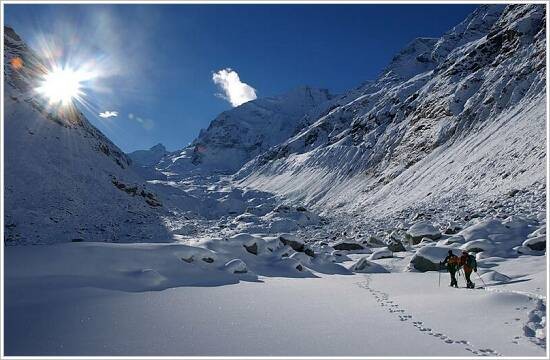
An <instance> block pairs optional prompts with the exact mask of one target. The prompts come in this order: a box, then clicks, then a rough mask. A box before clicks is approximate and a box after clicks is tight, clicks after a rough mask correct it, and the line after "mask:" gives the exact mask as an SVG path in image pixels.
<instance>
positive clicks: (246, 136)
mask: <svg viewBox="0 0 550 360" xmlns="http://www.w3.org/2000/svg"><path fill="white" fill-rule="evenodd" d="M329 99H331V95H330V94H329V93H328V91H326V90H319V89H314V88H311V87H301V88H298V89H295V90H293V91H291V92H289V93H287V94H284V95H281V96H276V97H271V98H264V99H257V100H254V101H250V102H247V103H245V104H243V105H241V106H238V107H236V108H234V109H232V110H229V111H225V112H223V113H222V114H220V115H219V116H218V117H217V118H216V119H214V120H213V121H212V123H211V124H210V126H209V127H208V129H206V130H204V131H202V132H201V134H200V135H199V137H198V138H197V139H196V140H195V141H194V142H193V143H192V145H191V146H189V147H187V148H185V149H183V150H182V151H179V152H175V153H174V154H171V155H170V156H168V157H166V158H165V159H163V161H161V162H160V163H159V164H158V166H157V167H158V168H160V169H162V170H164V171H168V172H171V173H178V174H182V175H184V174H190V173H191V174H192V173H197V174H212V173H228V174H232V173H234V172H236V171H237V170H239V169H240V168H241V166H242V165H243V164H244V163H246V162H247V161H248V160H250V159H252V158H254V157H255V156H257V155H259V154H261V153H263V152H264V151H266V150H267V149H269V148H270V147H272V146H274V145H277V144H279V143H281V142H282V141H284V140H286V139H288V138H289V137H290V136H292V135H293V134H294V133H296V132H297V131H298V130H300V129H301V128H302V127H303V126H305V125H306V124H307V122H308V119H310V118H311V116H310V117H308V114H309V112H311V111H312V110H314V109H316V108H317V107H319V106H320V105H321V104H324V103H325V102H327V100H329Z"/></svg>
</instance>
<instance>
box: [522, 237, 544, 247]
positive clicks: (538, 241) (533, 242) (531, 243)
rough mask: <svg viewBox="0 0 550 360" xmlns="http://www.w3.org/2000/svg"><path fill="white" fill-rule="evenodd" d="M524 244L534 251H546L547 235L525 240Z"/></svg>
mask: <svg viewBox="0 0 550 360" xmlns="http://www.w3.org/2000/svg"><path fill="white" fill-rule="evenodd" d="M521 245H522V246H525V247H528V248H529V249H531V250H534V251H544V250H546V236H545V235H544V236H537V237H532V238H529V239H527V240H525V241H524V242H523V243H522V244H521Z"/></svg>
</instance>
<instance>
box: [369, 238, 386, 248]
mask: <svg viewBox="0 0 550 360" xmlns="http://www.w3.org/2000/svg"><path fill="white" fill-rule="evenodd" d="M363 243H364V244H367V245H368V246H370V247H385V246H386V244H385V243H384V242H383V241H382V240H380V239H378V238H377V237H375V236H369V238H368V239H367V240H365V241H364V242H363Z"/></svg>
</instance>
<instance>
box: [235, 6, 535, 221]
mask: <svg viewBox="0 0 550 360" xmlns="http://www.w3.org/2000/svg"><path fill="white" fill-rule="evenodd" d="M545 26H546V19H545V9H544V6H541V5H510V6H507V7H505V8H504V7H502V6H481V7H480V8H479V9H477V10H476V11H475V12H474V13H473V14H472V15H470V16H469V17H468V18H467V19H466V20H465V21H464V22H462V23H461V24H459V25H457V26H456V27H454V28H453V29H451V30H450V31H449V32H448V33H446V34H445V35H443V36H442V37H441V38H440V39H424V38H421V39H417V40H415V41H413V42H412V43H411V44H409V45H408V46H407V47H406V48H405V49H404V50H403V51H402V52H400V53H399V54H398V55H397V56H396V57H395V58H394V59H393V61H392V62H391V64H390V65H389V66H388V67H387V68H386V69H385V70H384V71H383V72H382V75H381V76H380V77H379V78H378V79H377V80H376V81H373V82H369V83H366V84H364V85H363V86H362V87H361V88H359V89H356V90H354V92H353V93H352V94H350V95H349V96H348V99H349V100H350V101H349V102H347V103H344V104H341V105H338V106H336V107H334V108H333V109H332V110H331V111H330V112H329V113H328V114H326V115H324V116H321V117H320V118H318V119H317V120H316V121H314V122H312V124H311V125H309V126H307V127H305V128H304V129H303V130H301V131H300V132H299V133H297V134H296V135H294V136H293V137H291V138H290V139H288V140H287V141H285V142H283V143H281V144H280V145H277V146H275V147H273V148H271V149H270V150H268V151H267V152H265V153H264V154H262V155H260V156H258V157H257V158H255V159H254V160H253V161H251V162H249V163H247V164H246V165H245V166H244V167H243V168H242V169H241V170H240V171H239V173H238V174H237V178H238V179H240V180H241V181H242V183H243V185H245V186H251V187H256V188H259V189H263V190H267V191H272V192H275V193H277V194H279V195H283V196H285V197H288V198H290V199H296V200H306V201H308V202H311V203H317V204H325V205H328V206H331V207H339V206H344V204H346V205H345V206H348V205H349V206H351V207H358V208H365V206H369V207H373V206H381V207H383V208H385V210H384V211H386V210H387V211H390V208H395V207H396V206H397V207H406V206H411V205H412V204H413V203H414V204H418V202H420V201H425V202H426V203H429V202H432V203H433V202H435V201H436V198H437V200H441V199H443V198H449V197H455V196H456V197H468V196H467V195H469V194H474V193H475V194H479V195H481V196H496V195H498V194H501V193H503V192H505V191H508V190H509V189H510V188H512V187H514V186H516V187H518V186H519V187H529V186H532V185H533V184H536V183H537V182H538V183H544V161H545V146H544V144H545V141H546V139H545V134H544V131H542V130H541V129H544V126H545V116H546V115H545V106H546V104H545V97H546V93H545V82H546V79H545V71H546V68H545V48H546V44H545V38H546V32H545ZM358 93H359V94H358ZM342 98H346V96H343V97H342ZM396 194H400V195H399V196H397V195H396ZM388 201H389V202H388Z"/></svg>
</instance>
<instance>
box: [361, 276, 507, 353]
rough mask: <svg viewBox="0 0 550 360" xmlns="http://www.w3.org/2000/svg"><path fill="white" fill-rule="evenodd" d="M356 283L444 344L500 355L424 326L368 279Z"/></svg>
mask: <svg viewBox="0 0 550 360" xmlns="http://www.w3.org/2000/svg"><path fill="white" fill-rule="evenodd" d="M357 285H358V286H359V287H360V288H363V289H365V290H368V291H369V292H370V293H371V295H372V296H374V298H375V299H376V302H377V303H378V305H380V306H381V307H382V308H383V309H385V310H386V311H388V312H390V313H395V314H396V315H397V316H398V318H399V320H400V321H410V322H411V323H412V325H413V326H414V327H415V328H417V329H418V331H420V332H422V333H424V334H426V335H430V336H433V337H435V338H438V339H440V340H441V341H443V342H445V343H446V344H458V345H464V349H466V350H467V351H469V352H471V353H472V354H474V355H478V356H501V354H499V353H498V352H497V351H495V350H493V349H475V346H473V345H472V343H470V342H469V341H467V340H455V339H451V338H450V337H448V336H447V335H445V334H443V333H441V332H437V331H435V330H433V329H431V328H429V327H425V326H424V322H422V321H412V320H413V316H412V315H410V314H406V311H405V310H404V309H402V308H401V307H400V306H399V304H396V303H395V302H393V301H392V300H390V299H389V295H388V294H387V293H385V292H382V291H379V290H375V289H373V288H371V287H370V286H369V281H368V279H367V280H366V281H364V282H359V283H357Z"/></svg>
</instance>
